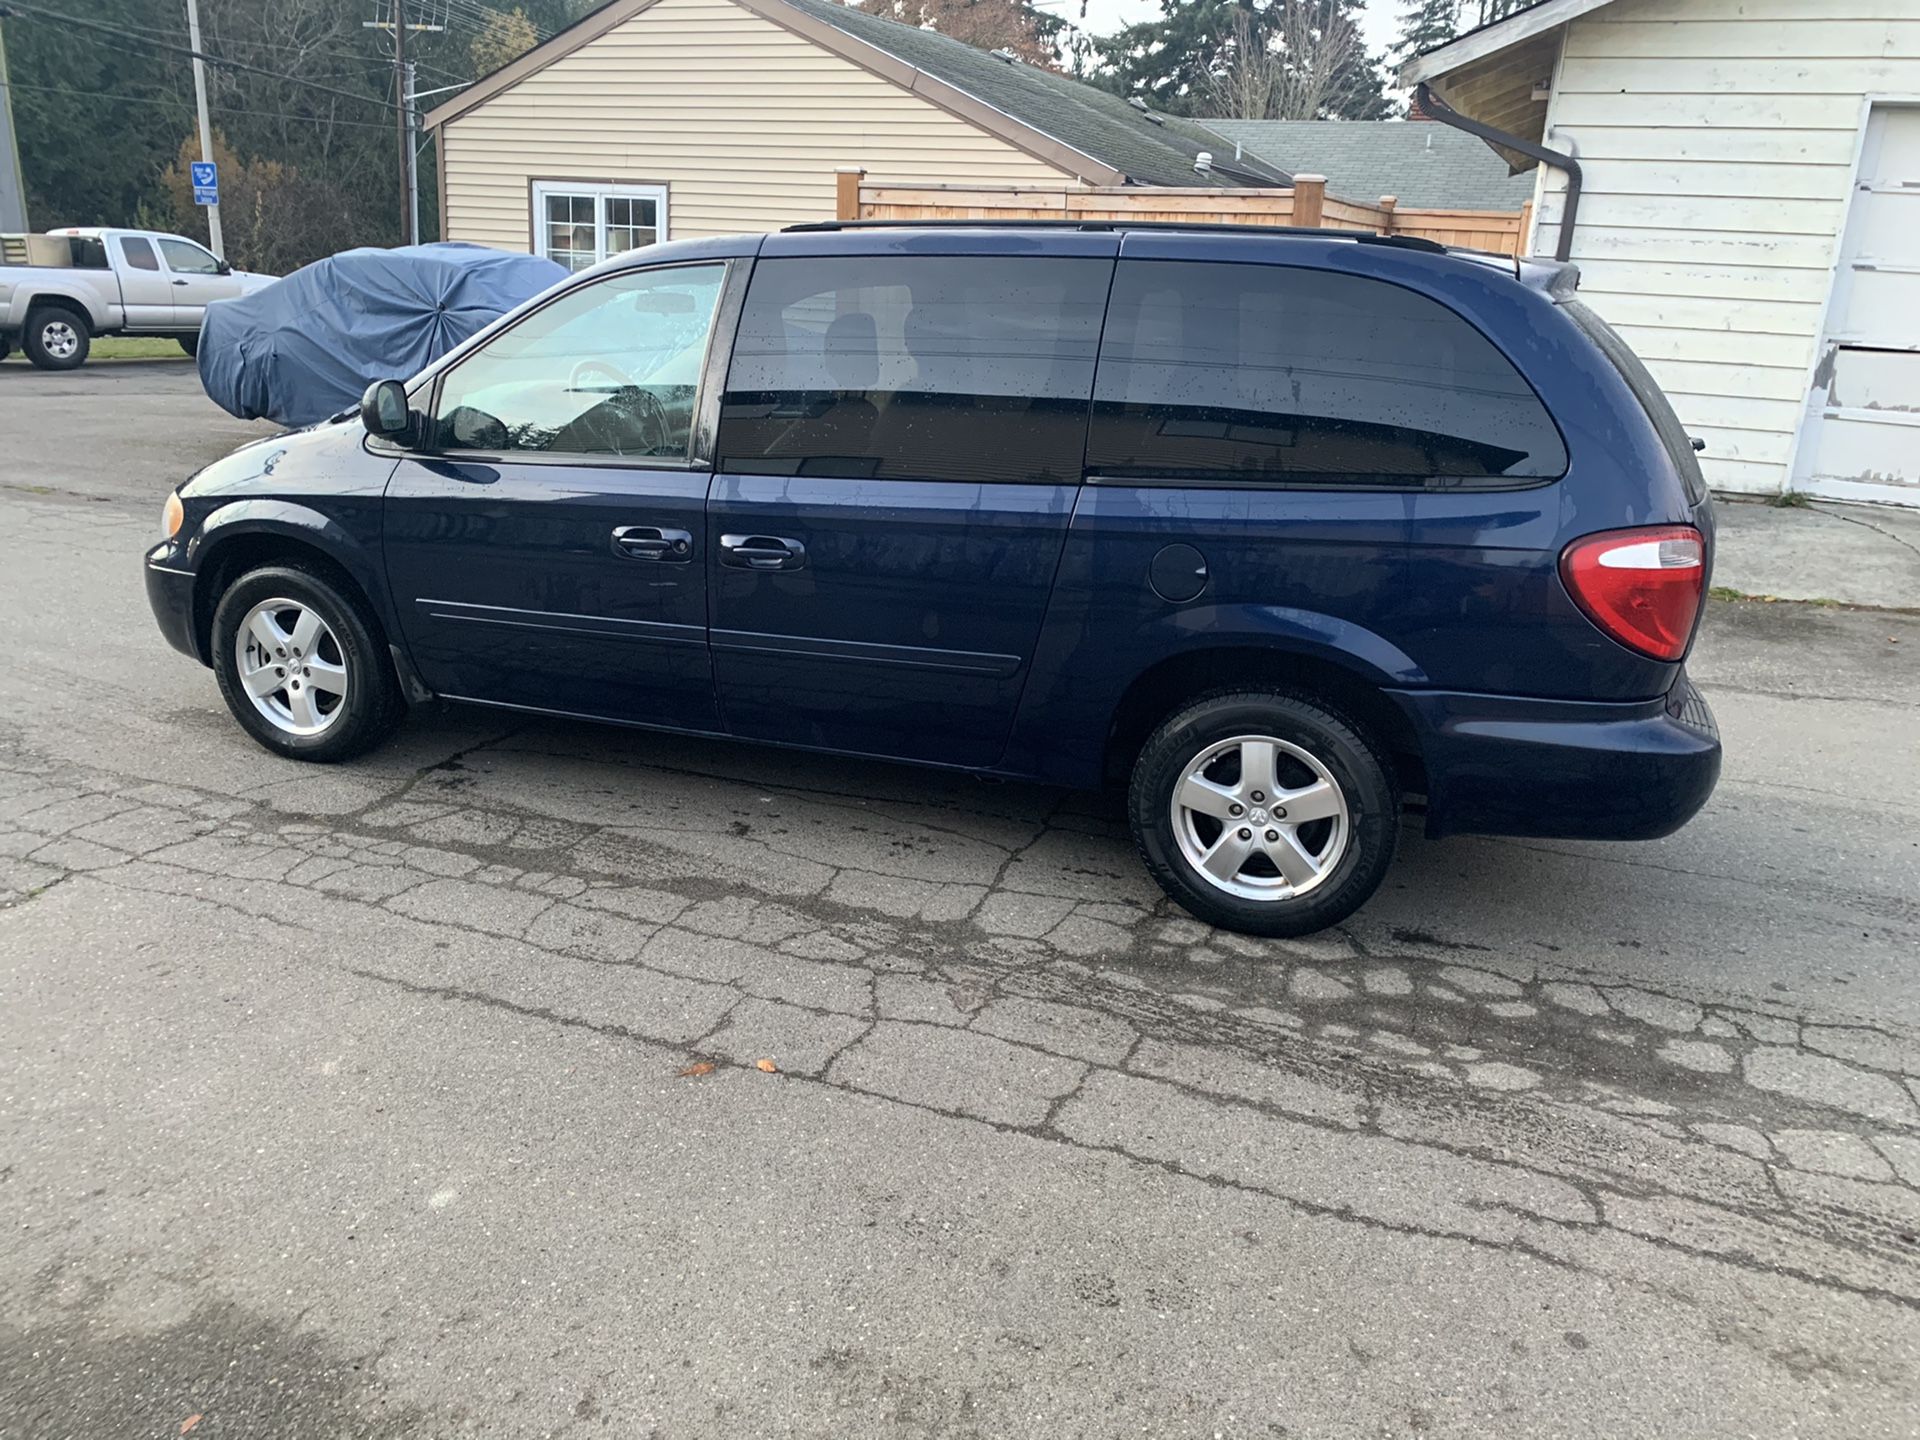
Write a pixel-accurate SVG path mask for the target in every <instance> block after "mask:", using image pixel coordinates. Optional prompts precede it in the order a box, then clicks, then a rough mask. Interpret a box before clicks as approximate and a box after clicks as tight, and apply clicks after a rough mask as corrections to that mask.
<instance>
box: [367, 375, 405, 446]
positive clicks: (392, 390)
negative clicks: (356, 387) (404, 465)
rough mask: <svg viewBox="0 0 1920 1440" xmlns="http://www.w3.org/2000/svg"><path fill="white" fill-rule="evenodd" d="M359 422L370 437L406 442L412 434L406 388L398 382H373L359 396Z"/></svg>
mask: <svg viewBox="0 0 1920 1440" xmlns="http://www.w3.org/2000/svg"><path fill="white" fill-rule="evenodd" d="M360 423H361V424H362V425H365V426H366V427H367V433H368V434H369V435H377V436H378V437H379V438H380V439H382V440H398V441H401V442H403V443H404V442H405V441H406V440H407V439H409V438H410V437H411V435H412V433H413V409H412V407H411V406H410V405H409V404H408V403H407V387H406V386H404V385H402V384H401V383H400V382H399V381H398V380H376V381H374V382H373V384H371V385H369V386H368V387H367V393H366V394H364V395H362V396H361V397H360Z"/></svg>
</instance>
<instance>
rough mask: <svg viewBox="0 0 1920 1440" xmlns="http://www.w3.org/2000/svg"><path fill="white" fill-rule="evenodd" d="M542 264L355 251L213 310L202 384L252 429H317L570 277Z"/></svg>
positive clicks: (529, 258)
mask: <svg viewBox="0 0 1920 1440" xmlns="http://www.w3.org/2000/svg"><path fill="white" fill-rule="evenodd" d="M566 276H567V270H566V267H565V266H563V265H557V264H555V263H554V262H553V261H551V260H546V259H542V258H541V257H540V256H538V255H515V254H511V253H509V252H507V251H505V250H494V249H490V248H489V247H487V246H485V245H466V244H458V243H449V244H439V245H405V246H401V247H399V248H398V249H393V250H380V249H374V248H371V247H369V248H365V249H360V250H347V251H343V252H342V253H340V254H338V255H334V256H330V257H329V258H327V259H325V260H316V261H315V262H314V263H313V264H311V265H308V266H305V267H303V268H302V269H299V270H296V271H294V272H293V274H291V275H289V276H287V278H286V279H284V280H281V281H279V282H277V283H276V284H273V285H269V286H267V288H266V289H264V290H257V291H255V292H254V293H253V294H251V295H243V296H240V297H239V298H237V299H233V300H216V301H214V302H213V303H212V304H211V305H209V306H207V317H206V320H205V321H204V322H203V324H202V325H201V329H200V347H199V361H200V383H201V385H202V386H204V387H205V388H206V392H207V395H208V396H209V397H210V398H211V399H212V400H213V402H214V403H215V404H216V405H218V406H219V407H220V408H221V409H223V410H225V411H226V412H227V413H228V414H230V415H237V416H239V417H240V418H241V419H242V420H259V419H267V420H276V421H278V422H279V423H280V424H282V425H289V426H293V425H312V424H314V423H316V422H318V421H321V420H324V419H326V418H327V417H328V416H329V415H336V414H338V413H339V412H340V411H342V410H346V409H349V408H351V407H352V406H355V405H357V404H359V403H360V396H361V394H362V393H363V392H364V391H365V390H366V388H367V386H368V385H370V384H372V383H373V382H374V381H375V380H404V379H406V378H407V377H409V376H411V375H414V374H417V373H418V372H419V371H421V370H423V369H424V368H426V366H427V365H428V363H430V362H431V361H434V360H437V359H439V358H440V357H441V356H442V355H444V354H446V353H447V351H449V350H451V349H452V348H453V347H454V346H456V345H458V344H459V343H460V342H461V341H463V340H465V339H467V338H468V337H469V336H471V335H473V334H474V333H476V332H477V331H479V330H481V329H483V328H484V327H485V326H487V325H489V324H491V323H492V322H493V321H494V320H496V319H498V318H499V317H500V316H502V315H504V314H506V312H507V311H509V310H511V309H513V308H514V307H515V306H516V305H518V304H520V303H521V302H522V301H524V300H531V299H532V298H533V297H534V296H536V295H538V294H539V293H540V292H541V291H543V290H545V289H547V288H548V287H550V286H552V285H553V284H555V283H556V282H558V281H560V280H563V279H565V278H566Z"/></svg>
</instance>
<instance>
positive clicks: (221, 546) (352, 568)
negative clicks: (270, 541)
mask: <svg viewBox="0 0 1920 1440" xmlns="http://www.w3.org/2000/svg"><path fill="white" fill-rule="evenodd" d="M189 518H190V519H191V518H192V517H191V516H190V517H189ZM378 535H379V532H378V530H377V529H375V530H374V531H373V532H372V533H371V534H368V535H363V534H362V533H360V532H359V531H357V530H356V529H355V527H353V526H351V525H349V524H347V523H346V522H345V521H343V520H341V519H340V518H339V517H337V516H333V515H328V514H326V513H324V512H323V511H320V510H317V509H314V508H313V507H312V506H309V505H302V504H300V503H299V502H297V501H293V500H273V499H264V498H262V499H247V500H230V501H227V502H226V503H224V504H217V505H216V508H215V509H213V510H212V512H211V513H209V514H208V515H207V516H206V518H205V519H204V520H202V521H200V522H199V524H198V526H197V528H196V529H195V530H194V533H193V538H192V539H191V540H190V541H189V542H188V543H187V545H186V546H185V553H184V555H183V556H182V559H183V561H184V568H186V569H188V570H191V571H193V572H194V574H195V575H196V577H198V576H207V575H212V574H213V573H215V571H216V570H217V568H218V567H219V566H220V565H221V564H223V563H224V557H225V556H227V555H229V554H231V553H232V552H233V547H234V546H235V545H236V544H241V545H245V544H248V543H249V542H258V541H259V540H261V539H264V538H268V537H272V538H275V539H279V540H283V541H287V542H289V545H288V548H289V549H290V550H291V549H295V548H298V549H304V550H307V551H309V552H314V553H318V554H319V555H322V556H324V557H325V558H326V559H328V560H331V561H333V562H334V563H335V564H336V565H338V566H340V568H341V569H343V570H345V571H346V572H347V574H348V575H349V576H350V577H351V578H352V579H353V582H354V584H356V585H358V586H359V587H360V590H361V593H362V594H364V595H365V596H366V597H367V600H368V602H369V603H370V604H372V606H373V608H374V612H375V614H376V615H377V616H378V617H379V620H380V624H381V626H382V627H383V628H384V629H385V631H386V633H387V635H388V636H389V638H391V637H394V636H397V635H398V634H399V630H398V628H397V627H396V625H395V624H394V614H393V602H392V596H391V595H390V594H389V592H388V589H387V582H386V573H385V570H384V568H383V567H382V566H381V564H380V560H379V556H378V553H377V550H376V547H377V545H378ZM197 588H198V586H197V585H196V589H197Z"/></svg>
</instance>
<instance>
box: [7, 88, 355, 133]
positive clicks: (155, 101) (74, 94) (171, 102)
mask: <svg viewBox="0 0 1920 1440" xmlns="http://www.w3.org/2000/svg"><path fill="white" fill-rule="evenodd" d="M7 83H8V84H9V85H11V86H12V87H13V88H14V89H15V90H37V91H39V92H40V93H41V94H43V95H65V96H69V97H71V98H72V99H75V100H122V101H125V102H126V103H127V104H129V105H167V106H172V107H173V108H175V109H178V110H180V111H182V112H185V111H187V110H189V109H191V108H192V107H191V106H190V105H188V104H187V102H186V101H184V100H182V99H180V98H179V97H178V96H174V95H129V94H127V93H126V92H124V91H121V90H69V89H67V88H66V87H64V86H60V85H32V84H29V83H28V82H27V81H25V80H10V81H8V82H7ZM209 108H211V109H214V110H218V111H219V112H220V113H221V114H222V115H257V116H261V117H264V118H266V119H269V120H291V121H293V122H295V123H297V124H302V125H312V124H325V125H351V126H353V127H354V128H355V129H356V130H380V131H385V130H386V128H387V122H386V121H384V120H338V119H328V120H318V119H316V117H314V116H312V115H290V114H288V113H287V112H286V111H285V110H245V109H241V108H240V107H238V106H235V105H220V104H214V103H210V105H209Z"/></svg>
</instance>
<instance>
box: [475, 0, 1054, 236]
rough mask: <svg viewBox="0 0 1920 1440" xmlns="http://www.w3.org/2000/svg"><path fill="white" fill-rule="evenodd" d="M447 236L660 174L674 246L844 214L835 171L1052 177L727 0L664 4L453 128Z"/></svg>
mask: <svg viewBox="0 0 1920 1440" xmlns="http://www.w3.org/2000/svg"><path fill="white" fill-rule="evenodd" d="M441 133H442V144H443V145H444V147H445V148H444V155H445V162H444V163H445V169H446V179H445V183H446V197H447V213H446V217H445V226H444V233H445V235H446V237H447V238H448V239H450V240H473V241H478V242H481V243H483V244H487V245H498V246H502V247H504V248H506V249H512V250H525V249H527V248H528V247H529V244H530V237H529V216H528V203H529V195H530V187H531V183H532V181H533V180H535V179H543V180H596V181H626V182H635V183H651V184H664V185H666V186H667V187H668V190H669V200H668V211H669V225H670V229H671V236H670V238H674V239H685V238H688V237H692V236H701V235H727V234H734V233H737V232H740V231H746V230H771V229H777V228H778V227H779V226H782V225H789V224H793V223H795V222H796V221H804V220H823V219H825V220H830V219H832V218H833V214H834V171H835V169H836V168H837V167H841V166H864V167H865V168H866V169H867V171H868V172H869V175H870V177H871V178H873V179H875V180H887V181H893V182H900V181H913V180H918V181H947V182H955V181H973V182H979V183H985V184H1008V185H1025V184H1055V185H1058V184H1059V183H1060V182H1061V181H1062V180H1063V179H1065V178H1066V177H1065V176H1063V174H1062V173H1061V172H1060V171H1059V170H1057V169H1055V168H1054V167H1052V166H1051V165H1047V164H1045V163H1043V162H1042V161H1040V160H1037V159H1035V158H1033V157H1032V156H1030V155H1028V154H1026V153H1025V152H1024V151H1022V150H1019V149H1017V148H1016V147H1014V146H1013V145H1010V144H1008V143H1007V142H1006V141H1004V140H1001V139H999V138H997V137H995V136H992V135H989V134H987V133H986V132H985V131H984V130H980V129H978V128H976V127H974V126H972V125H970V124H968V123H967V122H965V121H963V120H960V119H958V118H957V117H955V116H953V115H951V114H949V113H948V112H946V111H944V110H942V109H940V108H938V107H937V106H935V105H933V104H931V103H930V102H928V101H927V100H924V99H921V98H919V97H917V96H914V95H911V94H909V93H908V92H907V91H905V90H903V89H901V88H900V87H899V86H897V85H894V84H892V83H890V82H888V81H886V80H882V79H881V78H880V77H879V76H877V75H874V74H871V73H870V72H868V71H866V70H863V69H861V68H860V67H859V66H857V65H855V64H853V63H852V62H850V61H848V60H844V59H842V58H840V57H839V56H837V55H834V54H832V53H831V52H830V51H827V50H824V49H822V48H820V47H819V46H817V45H814V44H812V43H811V42H809V41H807V40H803V39H801V38H800V37H799V36H797V35H795V34H793V33H792V32H790V31H788V30H784V29H782V28H781V27H780V26H778V25H775V24H774V23H773V22H772V21H770V20H766V19H763V18H762V17H760V16H758V15H755V14H754V13H752V12H751V11H749V10H746V9H744V8H743V7H741V6H738V5H735V4H733V3H732V0H659V3H658V4H655V5H653V6H651V7H649V8H648V9H646V10H643V11H642V12H640V13H639V14H638V15H636V16H634V17H633V18H632V19H631V20H628V21H626V22H625V23H624V24H622V25H619V26H617V27H615V28H614V29H612V30H610V31H608V32H607V33H606V34H605V35H602V36H600V37H599V38H598V39H595V40H593V41H590V42H589V43H587V44H586V45H584V46H582V47H581V48H580V49H578V50H576V51H574V52H573V53H572V54H571V55H568V56H566V57H565V58H563V59H560V60H557V61H555V62H554V63H553V64H551V65H549V66H547V67H546V68H545V69H543V70H540V71H538V72H537V73H535V74H533V75H531V76H529V77H528V78H526V79H525V80H522V81H521V82H520V83H519V84H518V85H514V86H512V87H510V88H509V89H507V90H504V91H502V92H501V93H500V94H498V95H496V96H494V97H493V98H492V99H490V100H487V101H484V102H483V103H481V104H480V105H479V106H478V107H476V108H475V109H473V110H471V111H469V112H468V113H467V114H465V115H462V116H460V117H459V118H458V119H455V120H452V121H449V122H448V123H447V124H446V125H445V126H444V127H443V128H442V132H441Z"/></svg>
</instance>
